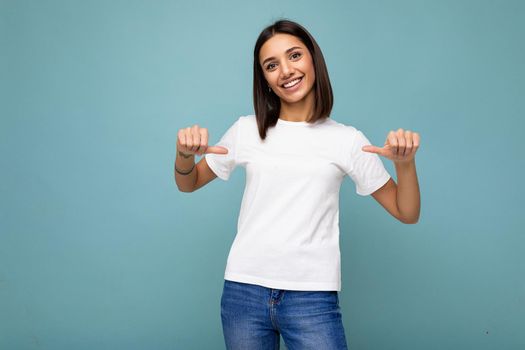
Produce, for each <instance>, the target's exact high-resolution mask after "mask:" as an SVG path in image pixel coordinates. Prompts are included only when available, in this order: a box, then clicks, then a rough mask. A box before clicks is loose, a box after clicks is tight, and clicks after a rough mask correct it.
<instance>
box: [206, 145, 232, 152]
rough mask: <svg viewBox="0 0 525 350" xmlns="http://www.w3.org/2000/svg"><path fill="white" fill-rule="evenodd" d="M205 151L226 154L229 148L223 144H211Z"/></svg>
mask: <svg viewBox="0 0 525 350" xmlns="http://www.w3.org/2000/svg"><path fill="white" fill-rule="evenodd" d="M204 153H215V154H226V153H228V149H227V148H226V147H222V146H209V147H208V148H207V149H206V152H204Z"/></svg>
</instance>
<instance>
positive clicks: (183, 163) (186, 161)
mask: <svg viewBox="0 0 525 350" xmlns="http://www.w3.org/2000/svg"><path fill="white" fill-rule="evenodd" d="M176 153H177V156H176V158H175V167H176V168H177V169H178V170H180V171H181V172H184V173H186V172H188V171H189V170H190V169H191V168H192V167H193V170H192V171H191V172H190V173H189V174H187V175H182V174H179V173H178V172H177V171H176V170H175V168H174V169H173V172H174V173H175V182H176V183H177V187H178V188H179V190H180V191H182V192H192V191H193V188H194V187H195V182H196V180H197V167H196V166H194V165H195V155H194V154H192V155H190V156H189V157H186V156H184V155H182V154H181V153H180V152H179V150H177V151H176Z"/></svg>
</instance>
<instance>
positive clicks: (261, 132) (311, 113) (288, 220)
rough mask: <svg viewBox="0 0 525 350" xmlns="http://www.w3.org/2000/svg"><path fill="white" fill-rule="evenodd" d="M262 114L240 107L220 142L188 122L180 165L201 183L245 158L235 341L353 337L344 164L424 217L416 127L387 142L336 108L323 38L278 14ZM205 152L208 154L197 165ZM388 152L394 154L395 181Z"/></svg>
mask: <svg viewBox="0 0 525 350" xmlns="http://www.w3.org/2000/svg"><path fill="white" fill-rule="evenodd" d="M253 83H254V90H253V96H254V107H255V115H247V116H241V117H239V118H238V119H237V120H236V121H235V122H234V123H233V125H232V126H230V128H229V129H228V130H227V131H226V133H225V134H224V135H223V136H222V138H221V139H220V141H219V142H218V143H217V145H215V146H208V131H207V129H205V128H201V127H199V126H198V125H194V126H193V127H191V128H183V129H180V130H179V133H178V140H177V158H176V160H175V177H176V182H177V186H178V188H179V189H180V190H181V191H184V192H192V191H195V190H197V189H199V188H201V187H202V186H204V185H205V184H207V183H209V182H210V181H211V180H213V179H214V178H216V177H219V178H221V179H222V180H228V178H229V176H230V174H231V172H232V171H233V169H234V168H235V167H236V166H237V165H242V166H243V167H245V168H246V187H245V191H244V196H243V200H242V204H241V209H240V214H239V221H238V227H237V234H236V236H235V240H234V242H233V244H232V247H231V250H230V253H229V256H228V261H227V265H226V271H225V275H224V279H225V280H224V287H223V294H222V298H221V320H222V326H223V332H224V339H225V342H226V347H227V348H228V349H250V350H255V349H279V344H280V335H282V337H283V339H284V342H285V344H286V346H287V348H288V349H290V350H293V349H316V350H321V349H346V348H347V344H346V338H345V333H344V328H343V323H342V316H341V312H340V307H339V293H338V292H339V291H340V290H341V272H340V251H339V206H338V204H339V189H340V186H341V182H342V180H343V178H344V176H346V175H348V176H350V177H351V179H352V180H353V181H354V182H355V185H356V192H357V193H358V194H359V195H362V196H365V195H369V194H371V195H372V196H373V198H374V199H376V200H377V201H378V202H379V203H380V204H381V205H382V206H383V207H384V208H385V209H386V210H387V211H388V212H389V213H390V214H391V215H393V216H394V217H395V218H397V219H398V220H399V221H401V222H403V223H406V224H412V223H416V222H417V221H418V218H419V210H420V196H419V185H418V181H417V175H416V167H415V159H414V156H415V153H416V150H417V149H418V147H419V142H420V138H419V135H418V134H417V133H415V132H412V131H409V130H403V129H399V130H397V131H390V132H389V133H388V135H387V138H386V142H385V144H384V146H383V147H376V146H372V145H370V143H369V141H368V139H367V138H366V137H365V136H364V134H363V133H362V132H361V131H359V130H358V129H356V128H355V127H353V126H350V125H344V124H342V123H339V122H336V121H334V120H333V119H332V118H330V117H329V115H330V111H331V109H332V104H333V96H332V88H331V85H330V80H329V77H328V71H327V69H326V66H325V61H324V58H323V55H322V53H321V50H320V48H319V46H318V45H317V43H316V41H315V40H314V39H313V37H312V36H311V35H310V34H309V33H308V31H307V30H306V29H305V28H303V27H302V26H301V25H299V24H297V23H295V22H292V21H289V20H279V21H277V22H275V23H274V24H272V25H270V26H268V27H267V28H265V29H264V30H263V31H262V32H261V34H260V35H259V38H258V39H257V42H256V44H255V50H254V80H253ZM195 154H198V155H203V154H204V155H205V157H203V158H202V159H201V160H200V161H199V163H198V164H197V165H195V162H194V156H195ZM378 155H382V156H383V157H385V158H387V159H390V160H392V161H393V162H394V164H395V169H396V173H397V179H398V182H399V184H396V182H394V180H393V179H392V178H391V176H390V175H389V173H388V172H387V171H386V169H385V168H384V166H383V163H382V161H381V160H380V158H379V156H378Z"/></svg>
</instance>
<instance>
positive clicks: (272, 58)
mask: <svg viewBox="0 0 525 350" xmlns="http://www.w3.org/2000/svg"><path fill="white" fill-rule="evenodd" d="M259 63H260V64H261V68H262V70H263V72H264V77H265V79H266V81H267V82H268V85H269V86H270V88H271V89H272V90H273V92H274V93H275V94H276V95H277V96H279V98H280V99H281V101H285V102H287V103H294V102H298V101H300V100H302V99H303V98H305V97H306V96H307V95H308V94H309V93H314V90H313V89H312V87H313V85H314V82H315V70H314V65H313V60H312V55H311V54H310V51H308V48H307V47H306V46H305V45H304V44H303V43H302V41H301V40H299V39H298V38H297V37H295V36H293V35H290V34H283V33H279V34H276V35H274V36H273V37H271V38H270V39H268V40H267V41H266V42H265V43H264V44H263V46H262V47H261V50H260V52H259ZM297 79H299V81H298V82H297V81H296V80H297ZM290 82H291V85H292V86H289V85H288V84H287V83H290ZM285 84H286V87H285V86H284V85H285Z"/></svg>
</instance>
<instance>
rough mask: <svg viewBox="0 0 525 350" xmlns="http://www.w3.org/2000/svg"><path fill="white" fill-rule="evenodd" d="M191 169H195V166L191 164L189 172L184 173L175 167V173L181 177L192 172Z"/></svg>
mask: <svg viewBox="0 0 525 350" xmlns="http://www.w3.org/2000/svg"><path fill="white" fill-rule="evenodd" d="M193 168H195V164H193V166H192V167H191V169H190V170H188V171H186V172H183V171H180V170H179V169H177V166H175V171H176V172H178V173H179V174H181V175H188V174H189V173H191V172H192V171H193Z"/></svg>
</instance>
